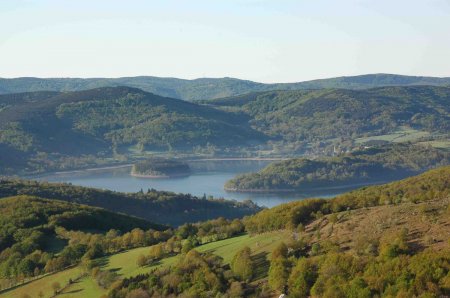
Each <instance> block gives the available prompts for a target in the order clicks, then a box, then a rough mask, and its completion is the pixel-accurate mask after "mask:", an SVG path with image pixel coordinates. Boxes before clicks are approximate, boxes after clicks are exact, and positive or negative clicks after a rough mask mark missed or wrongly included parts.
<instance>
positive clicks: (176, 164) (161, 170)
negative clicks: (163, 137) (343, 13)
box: [131, 158, 191, 179]
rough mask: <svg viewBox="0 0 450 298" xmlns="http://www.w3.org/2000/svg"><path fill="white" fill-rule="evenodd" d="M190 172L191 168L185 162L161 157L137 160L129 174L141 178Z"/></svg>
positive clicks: (167, 176) (174, 175)
mask: <svg viewBox="0 0 450 298" xmlns="http://www.w3.org/2000/svg"><path fill="white" fill-rule="evenodd" d="M190 174H191V168H190V167H189V165H188V164H187V163H185V162H182V161H178V160H172V159H163V158H152V159H147V160H144V161H139V162H137V163H135V164H134V165H133V167H132V168H131V176H134V177H141V178H154V179H155V178H174V177H185V176H189V175H190Z"/></svg>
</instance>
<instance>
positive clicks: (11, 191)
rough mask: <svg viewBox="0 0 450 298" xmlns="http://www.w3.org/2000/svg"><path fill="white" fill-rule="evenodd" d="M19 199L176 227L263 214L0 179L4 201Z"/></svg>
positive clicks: (164, 195) (227, 204) (231, 205)
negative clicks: (61, 203) (43, 200)
mask: <svg viewBox="0 0 450 298" xmlns="http://www.w3.org/2000/svg"><path fill="white" fill-rule="evenodd" d="M16 195H30V196H37V197H41V198H46V199H53V200H61V201H66V202H70V203H77V204H83V205H89V206H95V207H101V208H105V209H107V210H109V211H112V212H121V213H125V214H128V215H132V216H136V217H140V218H143V219H146V220H148V221H151V222H155V223H159V224H166V225H172V226H178V225H182V224H184V223H187V222H198V221H203V220H208V219H213V218H217V217H225V218H239V217H243V216H245V215H249V214H253V213H255V212H257V211H259V210H260V207H258V206H256V205H255V204H253V203H252V202H243V203H240V202H236V201H227V200H220V199H203V198H197V197H194V196H192V195H190V194H176V193H172V192H165V191H156V190H148V191H146V192H138V193H120V192H114V191H109V190H101V189H95V188H88V187H82V186H74V185H71V184H64V183H48V182H37V181H29V180H19V179H0V201H1V198H4V197H10V196H16Z"/></svg>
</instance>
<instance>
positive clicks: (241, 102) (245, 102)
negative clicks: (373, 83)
mask: <svg viewBox="0 0 450 298" xmlns="http://www.w3.org/2000/svg"><path fill="white" fill-rule="evenodd" d="M204 103H206V104H208V105H210V106H214V107H217V108H221V109H224V110H232V111H239V112H245V113H247V114H248V115H249V116H250V117H251V118H252V120H251V122H250V123H251V125H252V127H254V128H255V129H257V130H259V131H261V132H263V133H265V134H267V135H269V136H271V137H274V138H278V139H282V140H284V141H286V142H291V143H292V142H312V141H323V140H327V139H334V138H349V139H356V138H358V137H364V136H371V135H372V136H373V135H383V134H387V133H390V132H393V131H395V130H396V129H397V128H399V127H400V126H408V127H411V128H415V129H418V130H423V131H428V132H440V133H448V131H449V130H450V88H446V87H430V86H414V87H382V88H374V89H368V90H344V89H325V90H315V91H271V92H263V93H251V94H247V95H242V96H238V97H231V98H223V99H216V100H210V101H204Z"/></svg>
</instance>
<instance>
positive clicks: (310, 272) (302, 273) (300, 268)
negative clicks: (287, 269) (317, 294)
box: [288, 258, 317, 298]
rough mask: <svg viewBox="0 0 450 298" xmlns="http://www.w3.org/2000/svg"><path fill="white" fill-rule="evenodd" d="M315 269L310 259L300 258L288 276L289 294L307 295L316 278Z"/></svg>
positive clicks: (296, 295) (294, 295) (295, 295)
mask: <svg viewBox="0 0 450 298" xmlns="http://www.w3.org/2000/svg"><path fill="white" fill-rule="evenodd" d="M316 270H317V269H316V268H315V266H314V265H313V264H312V262H311V261H310V260H307V259H305V258H300V259H299V260H298V261H297V263H296V264H295V266H294V268H292V272H291V274H290V276H289V280H288V287H289V295H290V296H293V297H299V298H301V297H309V291H310V289H311V287H312V286H313V285H314V282H315V280H316V278H317V272H316Z"/></svg>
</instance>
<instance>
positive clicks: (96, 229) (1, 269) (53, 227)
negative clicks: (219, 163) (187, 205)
mask: <svg viewBox="0 0 450 298" xmlns="http://www.w3.org/2000/svg"><path fill="white" fill-rule="evenodd" d="M0 212H1V213H2V217H1V218H0V288H3V287H8V286H11V285H14V284H16V283H18V282H20V281H23V280H25V279H27V278H31V277H37V276H39V275H41V274H44V273H50V272H55V271H59V270H62V269H65V268H67V267H68V266H71V265H76V264H79V263H81V264H82V266H83V267H84V268H85V269H87V270H91V269H92V268H94V267H95V266H96V262H94V261H93V260H94V259H97V258H100V257H102V256H105V255H109V254H114V253H118V252H120V251H123V250H126V249H131V248H136V247H142V246H150V245H155V246H154V250H157V251H159V253H154V254H153V255H152V256H151V257H152V258H154V259H152V260H155V259H158V258H161V257H162V256H163V255H168V254H176V253H180V252H184V251H188V250H190V249H192V248H193V247H195V246H198V245H200V244H205V243H209V242H212V241H217V240H221V239H226V238H229V237H232V236H236V235H239V234H241V233H243V232H244V225H243V224H242V223H241V221H239V220H237V219H236V220H233V221H230V220H226V219H224V218H219V219H215V220H211V221H205V222H201V223H196V224H185V225H182V226H180V227H179V228H177V229H175V230H174V229H170V228H168V227H164V226H160V225H156V224H152V223H149V222H146V221H144V220H141V219H138V218H133V217H129V216H125V215H120V214H114V213H111V212H109V211H106V210H103V209H100V208H93V207H88V206H83V205H78V204H73V203H67V202H62V201H56V200H47V199H41V198H37V197H29V196H19V197H11V198H4V199H1V200H0ZM158 249H159V250H158ZM144 257H146V262H148V261H149V260H150V256H144Z"/></svg>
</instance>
